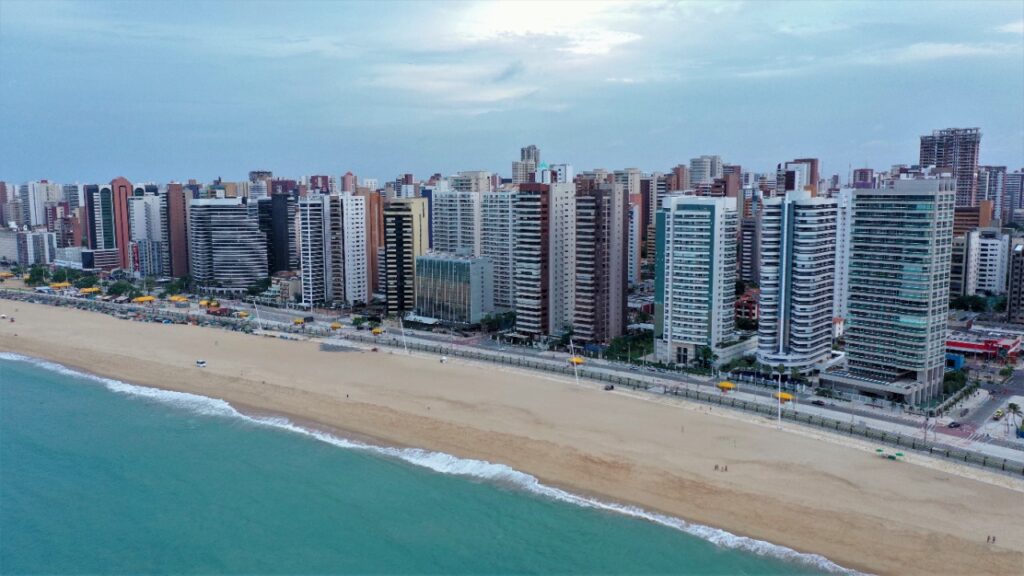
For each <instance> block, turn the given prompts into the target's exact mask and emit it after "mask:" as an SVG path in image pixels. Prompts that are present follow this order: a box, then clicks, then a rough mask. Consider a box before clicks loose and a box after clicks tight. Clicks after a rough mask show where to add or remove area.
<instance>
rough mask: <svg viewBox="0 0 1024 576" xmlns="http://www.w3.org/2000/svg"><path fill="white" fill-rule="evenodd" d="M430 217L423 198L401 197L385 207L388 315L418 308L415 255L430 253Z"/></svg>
mask: <svg viewBox="0 0 1024 576" xmlns="http://www.w3.org/2000/svg"><path fill="white" fill-rule="evenodd" d="M429 220H430V214H429V213H428V211H427V201H426V199H424V198H399V199H395V200H392V201H391V202H389V203H388V204H387V206H385V207H384V254H385V256H384V261H385V268H386V275H385V278H386V286H385V293H386V295H387V311H388V314H403V313H405V312H410V311H412V310H413V309H414V308H415V307H416V268H415V266H416V258H417V257H419V256H422V255H423V254H425V253H426V252H427V247H428V245H429V242H430V241H429V238H428V232H427V229H428V226H429Z"/></svg>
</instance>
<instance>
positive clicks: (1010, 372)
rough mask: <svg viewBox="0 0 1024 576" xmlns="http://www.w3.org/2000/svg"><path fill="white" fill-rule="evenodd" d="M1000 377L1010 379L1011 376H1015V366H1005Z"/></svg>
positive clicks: (1000, 371)
mask: <svg viewBox="0 0 1024 576" xmlns="http://www.w3.org/2000/svg"><path fill="white" fill-rule="evenodd" d="M999 375H1000V376H1002V377H1003V378H1009V377H1010V376H1013V366H1003V367H1002V368H1001V369H1000V370H999Z"/></svg>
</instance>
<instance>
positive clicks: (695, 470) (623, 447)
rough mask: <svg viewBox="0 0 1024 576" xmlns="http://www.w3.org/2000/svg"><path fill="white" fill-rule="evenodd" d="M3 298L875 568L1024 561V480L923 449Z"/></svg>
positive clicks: (83, 363)
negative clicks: (897, 450)
mask: <svg viewBox="0 0 1024 576" xmlns="http://www.w3.org/2000/svg"><path fill="white" fill-rule="evenodd" d="M0 311H2V312H4V313H7V314H14V315H15V316H16V317H17V322H16V323H9V322H6V321H4V322H0V351H10V352H17V353H21V354H26V355H31V356H35V357H40V358H45V359H48V360H53V361H55V362H60V363H62V364H65V365H68V366H72V367H75V368H78V369H81V370H85V371H89V372H92V373H96V374H100V375H103V376H107V377H112V378H117V379H120V380H124V381H126V382H131V383H137V384H142V385H147V386H154V387H159V388H165V389H171V390H179V391H186V392H193V393H197V394H202V395H206V396H211V397H216V398H222V399H224V400H227V401H229V402H231V403H232V404H234V405H235V406H236V407H238V408H239V409H243V410H250V411H260V412H272V413H279V414H285V415H288V416H290V417H293V418H295V419H298V420H303V421H311V422H315V423H318V424H320V425H323V426H326V427H330V428H333V429H337V430H339V431H343V432H349V433H351V434H353V435H358V436H360V437H367V438H372V439H374V440H375V441H376V442H379V443H381V444H387V445H399V446H414V447H421V448H426V449H431V450H438V451H443V452H447V453H450V454H454V455H456V456H460V457H467V458H478V459H483V460H488V461H491V462H500V463H503V464H507V465H509V466H511V467H513V468H516V469H518V470H522V471H524V472H528V473H530V474H533V475H535V476H537V477H539V478H540V479H541V480H543V481H544V482H546V483H549V484H553V485H557V486H560V487H563V488H567V489H569V490H572V491H576V492H581V493H586V494H594V495H598V496H600V497H601V498H603V499H607V500H611V501H616V502H621V503H629V504H636V505H639V506H642V507H644V508H646V509H649V510H653V511H658V512H662V513H665V514H669V515H672V516H677V517H680V518H683V519H686V520H689V521H693V522H697V523H701V524H706V525H709V526H714V527H718V528H722V529H725V530H728V531H730V532H732V533H735V534H740V535H744V536H750V537H752V538H757V539H761V540H766V541H769V542H773V543H776V544H781V545H784V546H788V547H790V548H793V549H795V550H798V551H801V552H813V553H818V554H822V555H824V556H826V557H827V558H829V559H830V560H832V561H834V562H836V563H838V564H841V565H843V566H846V567H849V568H854V569H857V570H861V571H865V572H873V573H881V574H1021V573H1024V481H1019V480H1014V479H1010V478H1008V477H1005V476H1001V475H998V474H994V473H989V472H985V471H981V470H973V469H971V470H963V469H959V468H958V467H956V466H953V465H950V464H949V463H944V462H938V461H931V460H930V459H927V458H925V457H922V456H917V455H913V454H911V455H908V462H903V463H900V462H891V461H888V460H884V459H882V458H879V457H878V456H877V455H875V454H874V451H873V449H872V447H871V446H870V445H867V444H865V443H860V442H857V441H853V440H850V439H845V438H838V437H824V435H823V434H822V433H819V432H816V431H808V430H802V429H793V430H789V429H783V430H778V429H776V427H775V423H774V422H772V421H768V420H760V419H756V418H754V417H751V416H746V415H737V414H733V413H727V414H726V413H721V410H714V411H709V410H708V408H706V407H701V406H697V405H690V404H684V403H681V402H679V401H677V400H674V399H673V400H669V399H662V398H659V397H654V396H644V395H641V394H635V393H627V392H619V391H614V392H605V391H603V390H601V386H600V385H598V384H588V383H584V384H581V385H577V384H575V383H574V382H572V381H570V380H566V379H562V378H557V377H554V376H545V375H543V374H539V373H529V372H522V371H515V370H512V369H504V368H499V367H497V366H494V365H488V364H472V363H464V362H458V361H450V362H448V363H446V364H441V363H440V362H438V361H437V359H436V358H428V357H417V356H405V355H403V354H400V353H390V352H388V351H387V350H386V349H382V351H381V352H376V353H374V352H370V351H347V352H324V351H321V350H320V347H319V345H318V344H317V343H314V342H288V341H282V340H277V339H272V338H261V337H256V336H249V335H245V334H242V333H236V332H227V331H223V330H217V329H211V328H199V327H194V326H182V325H169V326H165V325H161V324H149V323H141V322H129V321H124V320H118V319H115V318H112V317H109V316H105V315H101V314H96V313H89V312H83V311H78V310H71V309H62V308H54V307H49V306H42V305H33V304H26V303H22V302H11V301H5V300H0ZM197 358H204V359H206V360H208V362H209V366H208V367H207V368H205V369H199V368H195V367H194V362H195V360H196V359H197ZM2 377H3V375H2V374H0V378H2ZM787 428H788V427H787ZM716 465H717V466H719V467H723V466H728V472H722V471H716V470H715V467H716ZM988 535H996V536H997V538H998V540H997V544H995V545H990V544H987V543H986V537H987V536H988Z"/></svg>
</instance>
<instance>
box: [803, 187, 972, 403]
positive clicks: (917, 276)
mask: <svg viewBox="0 0 1024 576" xmlns="http://www.w3.org/2000/svg"><path fill="white" fill-rule="evenodd" d="M955 199H956V186H955V183H954V181H953V180H951V179H920V180H898V181H896V182H895V183H894V187H893V189H891V190H885V189H878V190H866V189H863V190H856V191H855V192H854V195H853V215H852V224H851V234H850V257H849V266H848V267H849V279H848V282H849V296H848V303H847V308H848V316H847V319H846V322H845V338H846V359H847V360H846V362H847V366H846V369H845V370H840V371H836V372H829V373H826V374H823V375H822V382H823V385H826V386H829V385H831V386H834V387H836V388H839V389H847V390H852V391H855V392H859V393H864V394H868V395H871V396H875V397H881V398H886V399H892V400H896V401H903V402H907V403H911V404H920V403H923V402H926V401H928V400H930V399H932V398H934V397H935V396H936V395H938V394H940V393H941V391H942V380H943V374H944V372H945V351H946V350H945V342H946V328H947V312H948V309H949V270H950V256H951V253H952V239H953V205H954V202H955Z"/></svg>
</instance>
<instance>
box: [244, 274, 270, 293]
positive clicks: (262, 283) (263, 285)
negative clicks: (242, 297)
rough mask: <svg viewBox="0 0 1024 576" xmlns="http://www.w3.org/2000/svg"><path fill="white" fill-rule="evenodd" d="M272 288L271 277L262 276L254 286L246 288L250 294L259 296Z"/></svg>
mask: <svg viewBox="0 0 1024 576" xmlns="http://www.w3.org/2000/svg"><path fill="white" fill-rule="evenodd" d="M269 289H270V277H269V276H267V277H266V278H260V279H259V280H258V281H256V282H255V283H254V284H253V285H252V286H249V288H247V289H246V292H248V293H249V295H250V296H258V295H259V294H262V293H264V292H266V291H267V290H269Z"/></svg>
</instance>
